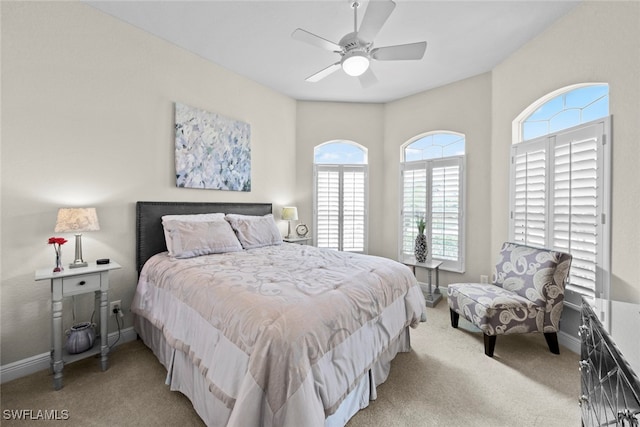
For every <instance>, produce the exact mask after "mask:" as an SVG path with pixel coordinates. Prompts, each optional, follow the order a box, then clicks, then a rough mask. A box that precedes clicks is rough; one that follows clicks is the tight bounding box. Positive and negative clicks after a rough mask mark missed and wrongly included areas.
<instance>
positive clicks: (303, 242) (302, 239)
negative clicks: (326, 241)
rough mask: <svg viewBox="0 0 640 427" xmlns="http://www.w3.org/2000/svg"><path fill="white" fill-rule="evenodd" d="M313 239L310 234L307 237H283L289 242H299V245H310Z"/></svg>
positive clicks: (283, 239)
mask: <svg viewBox="0 0 640 427" xmlns="http://www.w3.org/2000/svg"><path fill="white" fill-rule="evenodd" d="M310 240H311V237H310V236H305V237H283V238H282V241H283V242H287V243H297V244H299V245H308V244H309V241H310Z"/></svg>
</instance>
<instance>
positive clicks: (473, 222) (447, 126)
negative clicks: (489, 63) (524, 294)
mask: <svg viewBox="0 0 640 427" xmlns="http://www.w3.org/2000/svg"><path fill="white" fill-rule="evenodd" d="M437 130H448V131H454V132H459V133H462V134H464V135H465V138H466V140H465V143H466V217H465V228H466V245H467V246H466V254H465V256H466V272H465V274H462V275H461V274H458V273H446V272H442V273H441V274H440V279H441V282H440V283H441V284H444V285H446V284H448V283H454V282H459V281H479V280H480V275H481V274H490V273H491V270H490V265H491V263H492V262H493V258H492V256H491V253H490V252H489V250H488V249H489V244H490V224H491V213H492V207H491V205H490V204H489V203H488V201H489V200H490V196H491V182H490V180H489V177H490V172H491V156H490V152H489V150H490V146H491V75H490V74H489V73H486V74H482V75H480V76H476V77H472V78H469V79H466V80H462V81H459V82H456V83H452V84H450V85H447V86H444V87H441V88H438V89H434V90H430V91H428V92H424V93H421V94H418V95H414V96H411V97H408V98H405V99H402V100H399V101H395V102H391V103H389V104H387V106H386V114H385V137H384V159H385V165H384V174H385V178H384V194H385V202H384V218H385V223H386V224H388V226H387V227H385V228H384V230H383V235H384V238H383V240H384V242H386V243H387V244H386V245H385V246H384V250H383V252H382V255H384V256H387V257H390V258H394V259H397V257H398V243H397V242H398V238H399V237H398V234H399V226H398V224H399V222H400V209H399V206H400V204H399V200H400V199H399V197H400V194H399V190H400V184H399V176H400V175H399V174H400V172H399V165H400V158H401V157H400V155H401V148H400V147H401V146H402V145H403V144H404V143H406V142H407V141H409V140H410V139H412V138H414V137H415V136H417V135H420V134H423V133H425V132H430V131H437ZM420 279H421V280H422V278H420Z"/></svg>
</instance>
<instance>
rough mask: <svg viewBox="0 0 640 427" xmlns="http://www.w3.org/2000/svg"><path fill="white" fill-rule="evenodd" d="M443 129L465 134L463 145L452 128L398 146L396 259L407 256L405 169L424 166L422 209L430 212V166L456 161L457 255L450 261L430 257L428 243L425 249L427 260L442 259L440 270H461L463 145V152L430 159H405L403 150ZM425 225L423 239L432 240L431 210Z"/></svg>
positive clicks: (463, 269) (463, 190)
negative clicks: (424, 182) (457, 170)
mask: <svg viewBox="0 0 640 427" xmlns="http://www.w3.org/2000/svg"><path fill="white" fill-rule="evenodd" d="M440 133H447V134H453V135H457V136H460V137H463V138H465V145H466V135H464V134H461V133H458V132H453V131H442V130H441V131H433V132H428V133H424V134H421V135H418V136H416V137H414V138H412V139H411V140H409V141H407V142H406V143H405V144H403V145H402V146H401V147H400V151H401V157H400V158H401V162H400V180H399V191H398V194H399V201H398V205H399V206H400V216H399V218H400V220H399V221H398V259H399V260H400V261H405V260H407V259H408V258H411V256H407V255H405V253H404V237H405V236H404V222H405V214H404V180H405V177H404V176H405V171H407V170H415V169H425V170H426V181H427V184H426V190H427V194H426V196H425V202H426V206H425V212H429V213H430V212H432V201H433V196H432V190H433V182H432V181H433V170H434V167H435V168H437V167H438V166H441V167H446V166H450V165H452V164H456V165H457V166H458V167H459V176H458V183H459V187H458V191H459V193H458V206H459V209H458V259H457V260H456V261H452V260H449V259H441V258H438V257H433V253H432V250H431V247H430V249H429V252H428V255H427V260H440V261H442V265H441V266H440V269H441V270H445V271H451V272H455V273H464V272H465V268H466V266H465V258H466V257H465V254H466V226H465V225H466V220H465V214H466V147H465V154H461V155H455V156H446V157H440V158H430V159H422V160H413V161H406V160H405V150H406V148H408V147H409V146H410V145H411V144H413V143H414V142H416V141H418V140H420V139H422V138H424V137H426V136H430V135H435V134H440ZM427 216H428V218H427V220H428V221H427V227H426V228H425V233H426V235H427V241H428V242H431V241H432V232H433V224H432V222H431V218H430V217H431V214H429V215H427Z"/></svg>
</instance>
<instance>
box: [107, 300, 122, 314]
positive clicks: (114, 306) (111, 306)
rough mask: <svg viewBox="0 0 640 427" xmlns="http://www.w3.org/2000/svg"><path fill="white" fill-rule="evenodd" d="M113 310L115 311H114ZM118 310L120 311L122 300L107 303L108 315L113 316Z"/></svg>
mask: <svg viewBox="0 0 640 427" xmlns="http://www.w3.org/2000/svg"><path fill="white" fill-rule="evenodd" d="M114 310H116V311H115V312H114ZM118 312H122V301H121V300H117V301H111V302H110V303H109V316H115V315H116V313H118Z"/></svg>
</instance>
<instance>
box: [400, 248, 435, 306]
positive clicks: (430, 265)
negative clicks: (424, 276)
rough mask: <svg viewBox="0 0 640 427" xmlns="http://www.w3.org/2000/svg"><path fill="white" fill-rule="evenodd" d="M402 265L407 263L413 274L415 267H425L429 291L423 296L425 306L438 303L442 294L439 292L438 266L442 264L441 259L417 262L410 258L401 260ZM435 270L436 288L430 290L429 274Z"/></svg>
mask: <svg viewBox="0 0 640 427" xmlns="http://www.w3.org/2000/svg"><path fill="white" fill-rule="evenodd" d="M402 263H403V264H404V265H408V266H409V267H411V269H412V270H413V275H414V276H415V274H416V267H420V268H425V269H427V272H428V273H429V292H428V293H427V295H426V296H425V301H426V303H427V307H435V306H436V305H438V303H439V302H440V300H441V299H442V294H441V293H440V266H441V265H442V261H433V260H432V261H425V262H417V261H416V260H415V259H413V258H411V259H408V260H405V261H402ZM434 271H435V272H436V289H435V290H434V291H433V292H431V275H432V273H433V272H434Z"/></svg>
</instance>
